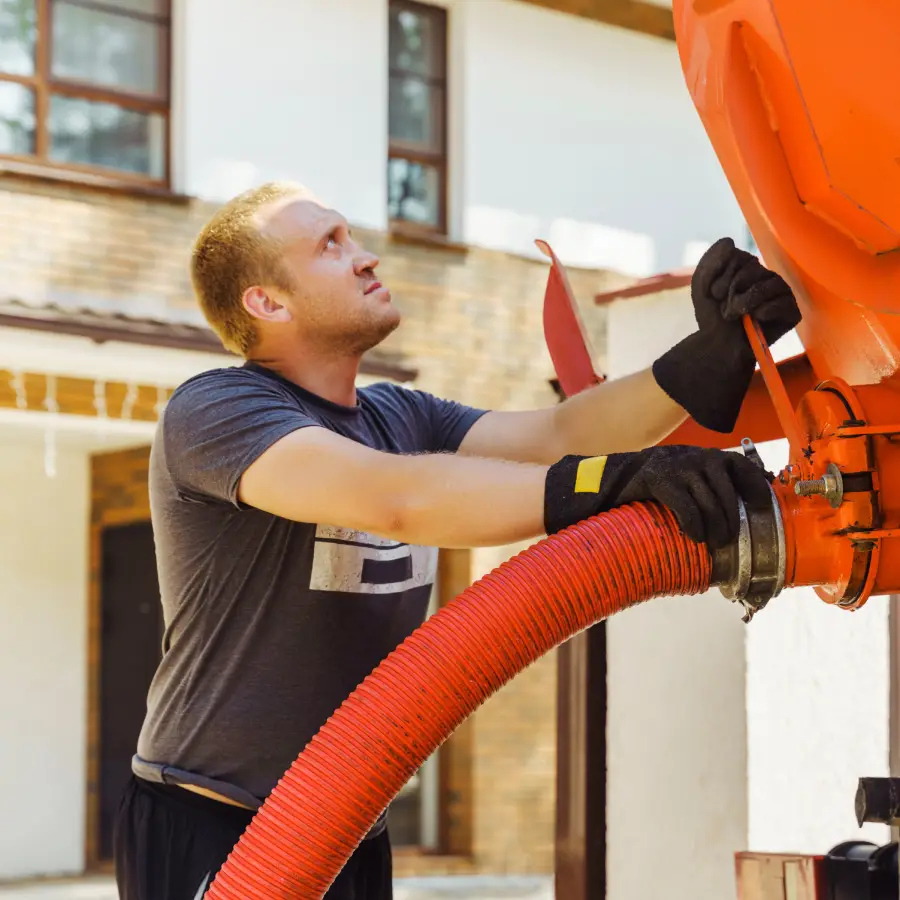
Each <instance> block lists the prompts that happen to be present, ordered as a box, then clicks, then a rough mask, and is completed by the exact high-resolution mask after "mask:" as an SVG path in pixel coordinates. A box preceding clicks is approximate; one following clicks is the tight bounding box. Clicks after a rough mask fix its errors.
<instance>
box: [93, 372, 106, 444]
mask: <svg viewBox="0 0 900 900" xmlns="http://www.w3.org/2000/svg"><path fill="white" fill-rule="evenodd" d="M94 410H95V412H96V413H97V418H98V419H100V422H101V425H100V439H101V440H103V441H105V440H106V439H107V437H108V434H107V427H106V423H107V422H108V420H109V410H108V408H107V404H106V382H105V381H99V380H98V381H95V382H94Z"/></svg>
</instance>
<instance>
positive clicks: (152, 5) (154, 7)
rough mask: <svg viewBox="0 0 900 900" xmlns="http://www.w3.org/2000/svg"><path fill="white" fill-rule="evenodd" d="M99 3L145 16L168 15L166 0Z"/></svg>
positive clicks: (101, 0) (108, 0)
mask: <svg viewBox="0 0 900 900" xmlns="http://www.w3.org/2000/svg"><path fill="white" fill-rule="evenodd" d="M100 3H102V4H103V6H107V7H109V8H110V9H121V10H122V11H123V12H132V13H139V14H140V15H145V16H166V17H168V14H169V9H168V5H167V3H166V0H100ZM94 5H95V6H96V5H98V4H94Z"/></svg>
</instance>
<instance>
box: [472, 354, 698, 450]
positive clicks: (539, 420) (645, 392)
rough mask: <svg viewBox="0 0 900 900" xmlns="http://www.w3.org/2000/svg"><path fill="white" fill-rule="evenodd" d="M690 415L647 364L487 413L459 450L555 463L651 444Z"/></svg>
mask: <svg viewBox="0 0 900 900" xmlns="http://www.w3.org/2000/svg"><path fill="white" fill-rule="evenodd" d="M686 418H687V413H686V412H685V411H684V410H683V409H682V408H681V407H680V406H679V405H678V404H677V403H675V402H674V401H673V400H671V399H670V398H669V397H668V396H667V395H666V394H665V393H664V392H663V390H662V389H661V388H660V387H659V386H658V385H657V383H656V381H655V379H654V378H653V373H652V371H651V370H650V369H646V370H644V371H642V372H638V373H637V374H635V375H629V376H628V377H626V378H620V379H617V380H616V381H609V382H605V383H604V384H600V385H597V386H596V387H594V388H591V389H589V390H587V391H584V392H583V393H581V394H577V395H576V396H574V397H570V398H569V399H568V400H565V401H564V402H563V403H560V404H558V405H556V406H553V407H550V408H548V409H539V410H534V411H529V412H502V411H494V412H489V413H486V414H485V415H483V416H482V417H481V418H480V419H479V420H478V421H477V422H476V423H475V424H474V425H473V426H472V428H471V429H470V430H469V433H468V434H467V435H466V437H465V439H464V440H463V442H462V445H461V446H460V448H459V452H460V453H461V454H464V455H466V456H480V457H493V458H499V459H507V460H518V461H521V462H531V463H539V464H542V465H551V464H552V463H554V462H556V460H558V459H560V458H561V457H563V456H566V455H568V454H575V455H578V456H600V455H605V454H609V453H624V452H629V451H634V450H641V449H643V448H645V447H652V446H654V445H656V444H658V443H659V442H660V441H661V440H663V439H664V438H665V437H667V436H668V435H669V434H671V433H672V432H673V431H674V430H675V429H676V428H677V427H678V426H679V425H680V424H681V423H682V422H683V421H684V420H685V419H686Z"/></svg>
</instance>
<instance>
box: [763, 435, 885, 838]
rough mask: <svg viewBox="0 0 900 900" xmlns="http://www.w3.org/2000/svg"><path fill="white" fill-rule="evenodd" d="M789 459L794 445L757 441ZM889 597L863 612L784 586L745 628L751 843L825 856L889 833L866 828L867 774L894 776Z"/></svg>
mask: <svg viewBox="0 0 900 900" xmlns="http://www.w3.org/2000/svg"><path fill="white" fill-rule="evenodd" d="M760 455H761V456H762V457H763V459H764V460H765V462H766V465H767V466H768V467H769V468H770V469H773V470H774V471H778V470H779V469H780V468H782V467H783V466H784V465H785V464H786V463H787V456H788V451H787V442H786V441H777V442H772V443H771V444H764V445H762V446H761V447H760ZM888 602H889V598H888V597H872V598H870V600H869V601H868V602H867V603H866V605H865V606H864V607H863V608H862V609H861V610H858V611H857V612H853V613H851V612H848V611H846V610H841V609H838V608H837V607H833V606H829V605H828V604H826V603H823V602H822V601H821V600H820V599H819V598H818V596H817V595H816V593H815V591H813V590H812V589H810V588H801V589H797V590H790V591H785V592H784V594H782V595H781V596H780V597H779V598H778V599H777V600H775V601H773V602H772V603H771V604H770V606H769V607H767V608H766V610H764V612H763V613H761V614H760V615H759V616H757V617H756V618H755V619H754V620H753V622H752V624H751V627H750V628H748V630H747V724H748V735H749V760H748V762H749V767H748V782H749V790H750V823H749V838H748V849H750V850H779V851H788V852H795V853H822V852H825V851H827V850H828V849H830V848H831V847H833V846H834V845H835V844H838V843H840V842H841V841H845V840H858V839H863V840H870V841H873V842H874V843H877V844H881V843H885V842H887V841H889V840H890V830H889V829H888V828H887V826H882V825H871V824H869V825H866V826H865V827H864V828H863V829H860V828H859V826H858V825H857V824H856V816H855V814H854V805H853V803H854V797H855V795H856V785H857V781H858V779H859V777H860V776H863V775H865V776H869V775H871V776H879V775H884V776H886V775H889V774H890V772H889V753H890V630H889V628H888Z"/></svg>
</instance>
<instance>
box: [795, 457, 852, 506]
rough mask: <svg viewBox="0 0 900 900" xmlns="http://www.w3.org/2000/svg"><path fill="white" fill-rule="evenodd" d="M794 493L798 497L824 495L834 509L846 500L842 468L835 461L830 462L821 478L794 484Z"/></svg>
mask: <svg viewBox="0 0 900 900" xmlns="http://www.w3.org/2000/svg"><path fill="white" fill-rule="evenodd" d="M794 493H795V494H797V496H798V497H824V498H825V499H826V500H827V501H828V502H829V503H830V504H831V507H832V509H837V508H838V507H839V506H840V505H841V503H842V502H843V500H844V479H843V478H842V477H841V470H840V469H839V468H838V467H837V466H836V465H835V464H834V463H829V464H828V469H827V470H826V472H825V474H824V475H823V476H822V477H821V478H812V479H808V480H805V481H798V482H797V483H796V484H795V485H794Z"/></svg>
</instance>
